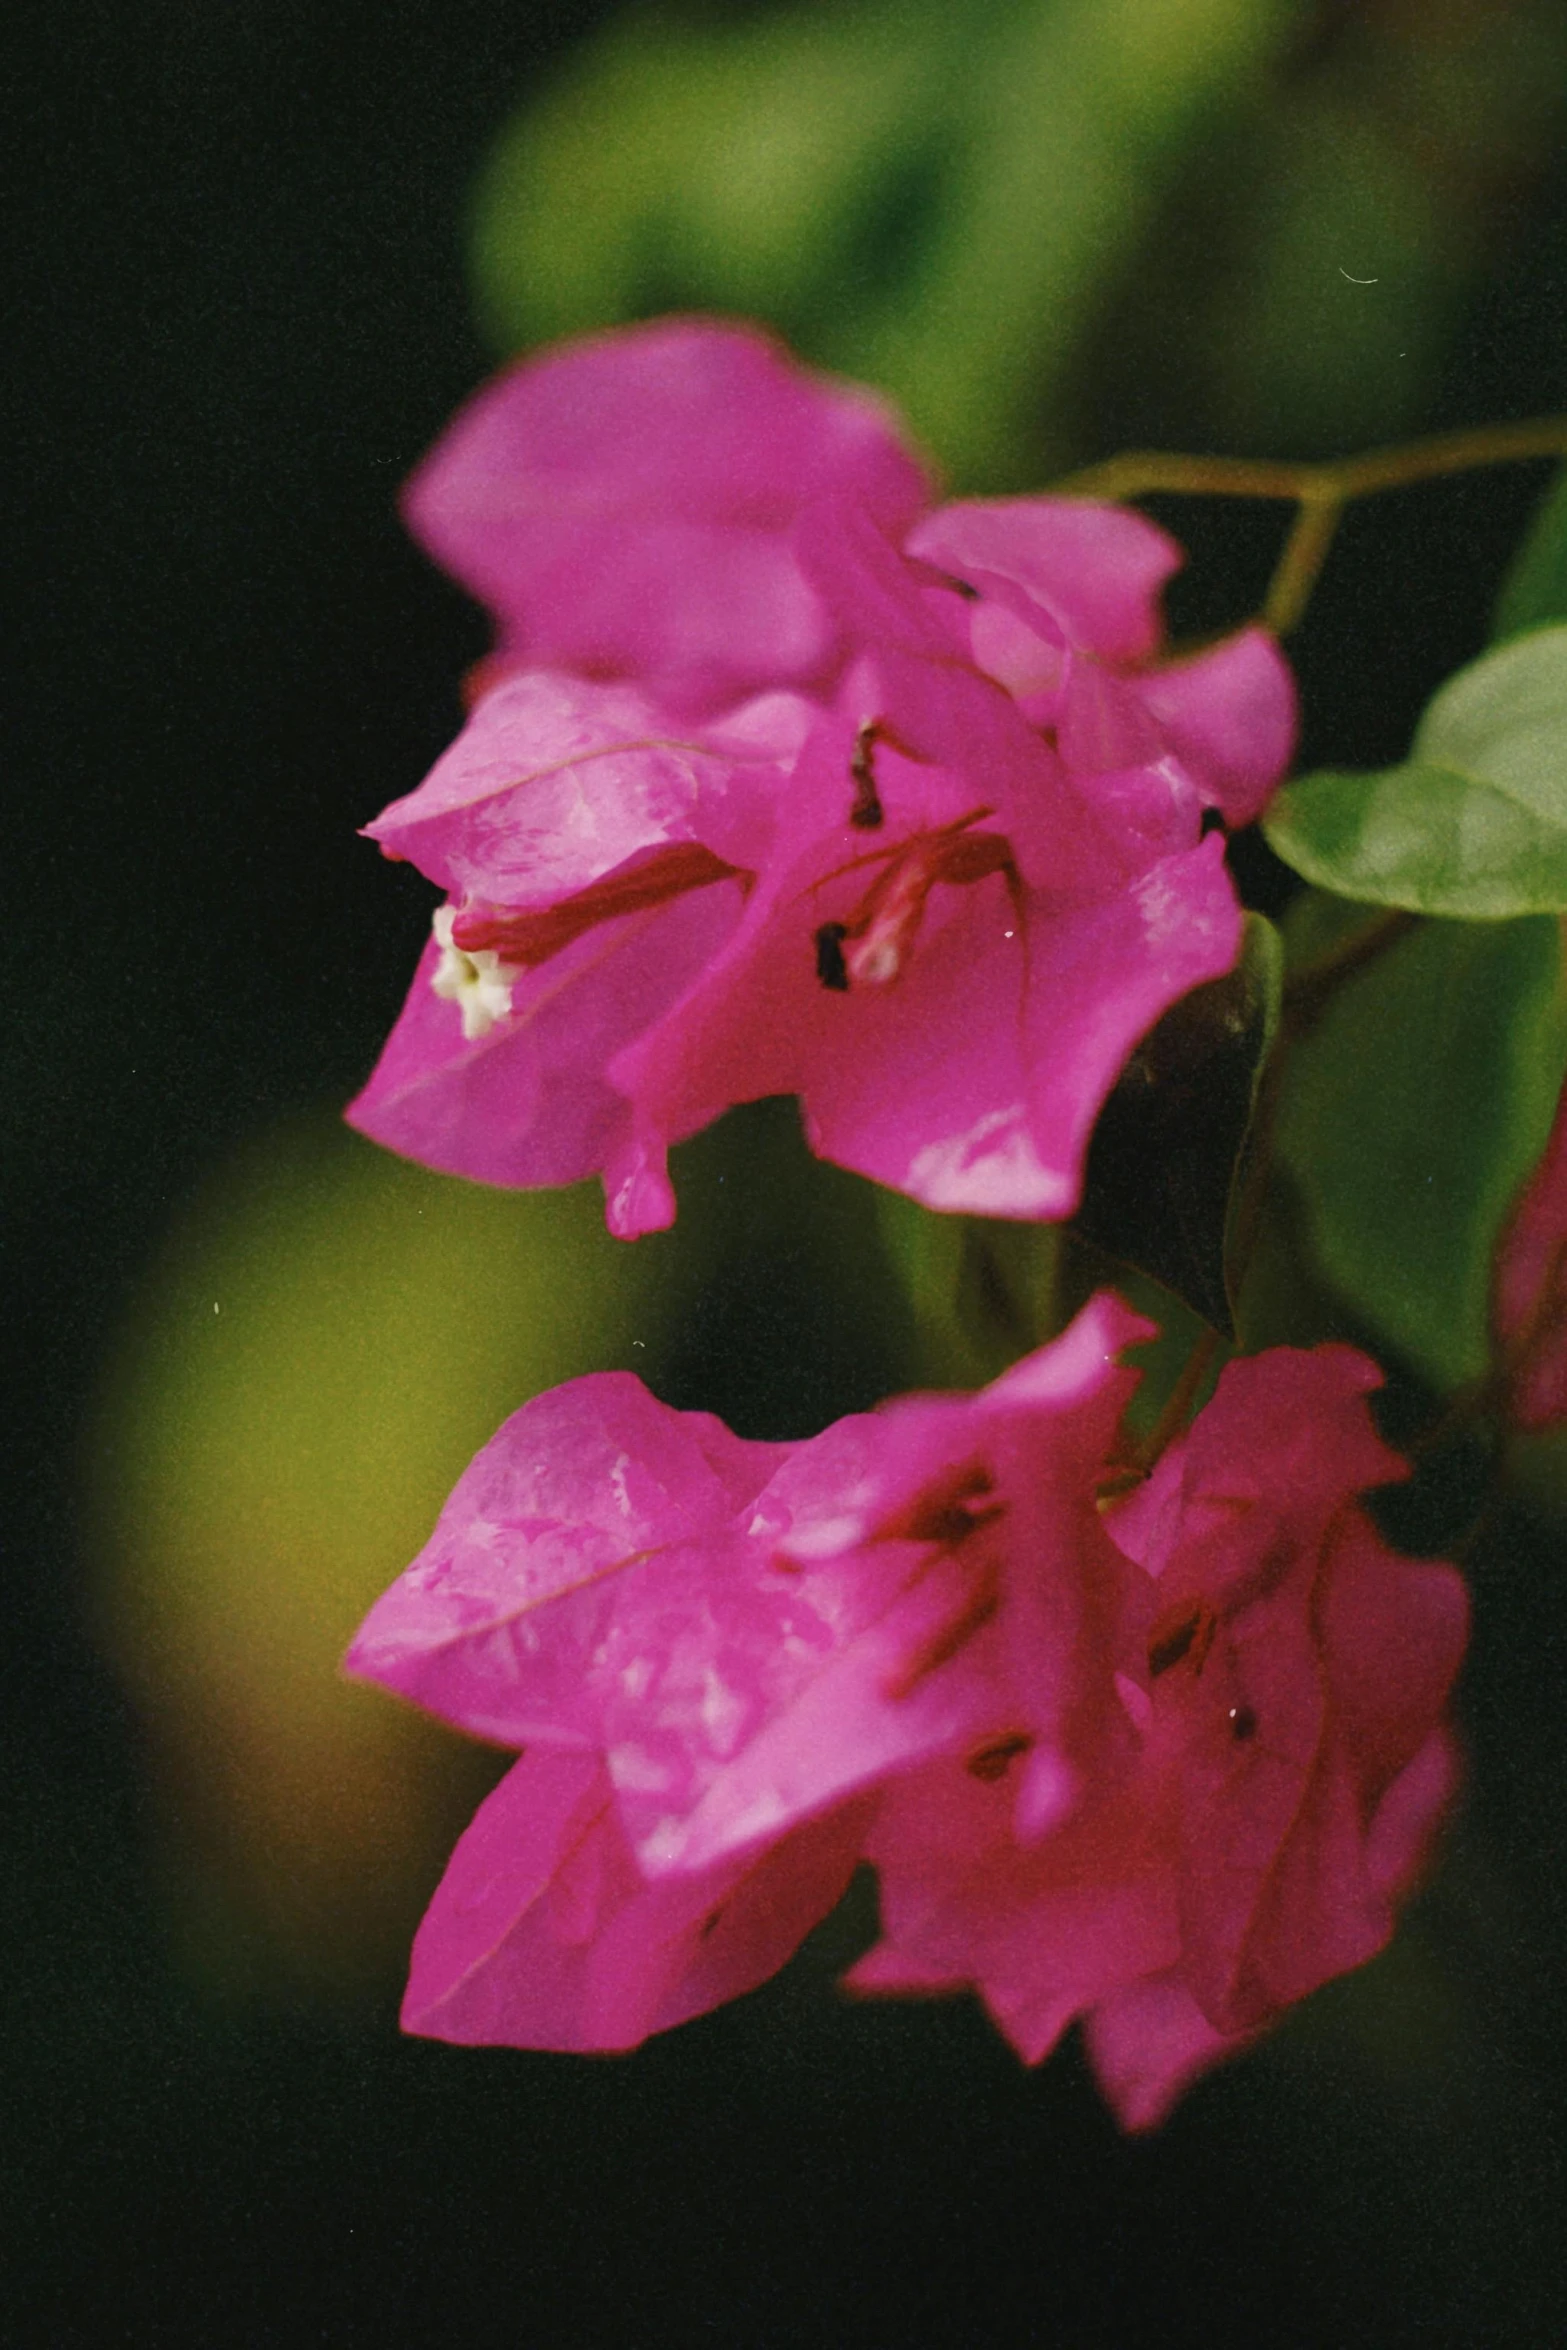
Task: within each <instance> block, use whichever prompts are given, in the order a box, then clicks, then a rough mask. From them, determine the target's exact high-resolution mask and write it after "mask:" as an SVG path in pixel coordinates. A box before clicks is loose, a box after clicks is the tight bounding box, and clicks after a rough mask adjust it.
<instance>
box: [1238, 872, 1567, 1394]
mask: <svg viewBox="0 0 1567 2350" xmlns="http://www.w3.org/2000/svg"><path fill="white" fill-rule="evenodd" d="M1319 904H1320V901H1317V900H1308V901H1307V902H1306V904H1305V906H1304V907H1303V908H1302V909H1301V912H1300V914H1299V915H1298V916H1293V917H1292V920H1291V923H1290V926H1289V930H1290V937H1291V944H1292V947H1293V946H1294V944H1295V942H1296V938H1297V936H1298V934H1299V933H1300V932H1301V931H1302V930H1303V929H1306V928H1309V927H1310V926H1311V924H1312V919H1313V912H1314V909H1315V907H1316V906H1317V905H1319ZM1564 1065H1567V1002H1564V995H1563V987H1562V970H1561V940H1560V930H1559V927H1558V925H1557V924H1556V923H1555V922H1553V921H1545V920H1532V921H1520V922H1506V923H1496V924H1490V923H1468V922H1425V923H1421V924H1420V925H1419V926H1418V927H1416V928H1415V929H1413V930H1411V931H1409V932H1407V933H1406V934H1405V935H1404V936H1402V937H1400V938H1399V939H1398V940H1397V941H1396V943H1394V944H1391V945H1389V946H1388V947H1387V948H1386V949H1385V951H1384V952H1383V953H1382V954H1380V955H1379V956H1377V957H1376V958H1375V959H1374V960H1372V961H1371V962H1369V963H1367V964H1366V965H1365V967H1364V968H1363V969H1361V970H1359V971H1357V972H1356V973H1355V974H1354V975H1353V976H1352V977H1349V978H1346V979H1345V980H1344V981H1343V983H1342V984H1341V985H1340V987H1339V988H1338V990H1337V992H1336V993H1335V994H1334V996H1333V998H1332V1000H1331V1002H1330V1003H1329V1005H1328V1007H1327V1009H1326V1011H1325V1012H1324V1013H1323V1015H1322V1016H1321V1018H1320V1020H1319V1021H1318V1022H1317V1024H1316V1025H1315V1026H1314V1028H1313V1029H1312V1030H1311V1031H1310V1033H1309V1034H1308V1035H1307V1036H1306V1037H1305V1038H1304V1039H1302V1040H1301V1042H1300V1043H1299V1044H1298V1045H1297V1046H1296V1047H1295V1049H1294V1052H1293V1053H1292V1056H1291V1061H1290V1068H1289V1074H1288V1077H1287V1080H1286V1085H1285V1092H1284V1097H1283V1101H1282V1103H1281V1107H1280V1115H1279V1122H1278V1128H1277V1136H1276V1142H1277V1150H1278V1155H1279V1159H1280V1161H1281V1163H1282V1164H1283V1166H1284V1167H1285V1168H1286V1170H1287V1171H1288V1173H1289V1174H1290V1176H1291V1177H1292V1178H1293V1179H1294V1182H1295V1184H1296V1186H1297V1187H1298V1190H1299V1194H1300V1197H1301V1201H1302V1204H1303V1206H1304V1209H1305V1214H1306V1219H1307V1226H1308V1231H1309V1237H1310V1240H1311V1243H1312V1247H1313V1251H1314V1253H1315V1256H1316V1259H1317V1261H1318V1263H1319V1265H1320V1267H1321V1270H1322V1272H1323V1274H1324V1275H1325V1276H1326V1278H1327V1279H1328V1281H1329V1282H1330V1283H1331V1284H1332V1286H1333V1287H1334V1288H1335V1289H1336V1290H1337V1291H1338V1292H1339V1293H1340V1295H1341V1296H1343V1298H1344V1299H1345V1301H1346V1303H1347V1304H1348V1305H1349V1306H1350V1307H1351V1308H1352V1309H1353V1310H1354V1312H1355V1314H1356V1315H1357V1317H1358V1318H1359V1319H1361V1320H1362V1321H1364V1322H1365V1323H1367V1324H1369V1325H1370V1326H1371V1327H1372V1329H1373V1330H1374V1331H1376V1332H1377V1333H1379V1334H1380V1335H1381V1336H1382V1337H1383V1338H1384V1339H1386V1340H1387V1341H1388V1343H1389V1344H1390V1345H1391V1346H1392V1347H1394V1348H1395V1349H1396V1350H1397V1351H1398V1352H1399V1353H1400V1354H1401V1355H1402V1356H1403V1357H1404V1358H1405V1359H1406V1360H1407V1361H1408V1362H1409V1363H1410V1364H1411V1365H1412V1366H1413V1367H1414V1368H1415V1369H1416V1370H1418V1371H1420V1372H1421V1373H1422V1374H1423V1375H1424V1376H1425V1377H1427V1378H1429V1379H1430V1380H1432V1381H1433V1382H1434V1383H1436V1384H1437V1385H1438V1386H1442V1387H1451V1386H1457V1385H1459V1384H1461V1383H1462V1382H1464V1381H1466V1380H1469V1379H1475V1378H1478V1377H1480V1376H1481V1375H1482V1374H1483V1373H1484V1371H1485V1368H1486V1364H1487V1359H1488V1352H1489V1325H1488V1307H1489V1288H1490V1269H1491V1257H1492V1253H1493V1251H1494V1248H1495V1245H1496V1239H1497V1235H1498V1233H1499V1231H1500V1228H1501V1225H1502V1221H1503V1219H1504V1217H1505V1216H1506V1214H1507V1212H1508V1209H1509V1207H1510V1206H1511V1204H1512V1201H1513V1200H1514V1198H1515V1197H1516V1195H1517V1192H1518V1189H1519V1186H1520V1185H1521V1184H1522V1182H1523V1180H1524V1178H1525V1176H1526V1175H1527V1174H1528V1172H1529V1170H1530V1168H1531V1167H1532V1166H1533V1164H1534V1162H1535V1160H1536V1159H1537V1158H1538V1156H1539V1154H1540V1152H1541V1150H1542V1149H1543V1148H1544V1144H1545V1139H1546V1136H1547V1134H1548V1132H1549V1130H1550V1124H1551V1118H1552V1115H1553V1112H1554V1110H1555V1106H1556V1097H1557V1093H1558V1091H1559V1089H1560V1086H1561V1082H1562V1074H1563V1068H1564Z"/></svg>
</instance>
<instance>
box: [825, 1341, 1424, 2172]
mask: <svg viewBox="0 0 1567 2350" xmlns="http://www.w3.org/2000/svg"><path fill="white" fill-rule="evenodd" d="M1377 1376H1378V1375H1377V1373H1376V1371H1375V1368H1374V1366H1373V1365H1371V1364H1370V1363H1369V1362H1367V1361H1366V1359H1365V1358H1364V1357H1362V1356H1359V1355H1356V1354H1354V1353H1352V1352H1351V1351H1350V1350H1349V1349H1347V1348H1342V1347H1324V1348H1319V1349H1317V1350H1316V1351H1314V1352H1313V1353H1310V1354H1302V1353H1297V1352H1295V1351H1294V1350H1290V1349H1282V1348H1281V1349H1278V1350H1275V1351H1273V1352H1271V1353H1269V1354H1266V1355H1262V1356H1258V1357H1255V1358H1253V1359H1251V1360H1247V1361H1242V1362H1238V1363H1236V1364H1234V1365H1232V1366H1231V1367H1230V1368H1229V1369H1228V1370H1227V1371H1226V1372H1225V1373H1224V1375H1223V1377H1222V1378H1221V1380H1220V1383H1219V1386H1218V1389H1217V1391H1216V1393H1215V1395H1214V1398H1213V1400H1212V1401H1211V1402H1210V1404H1209V1405H1208V1406H1207V1408H1206V1409H1205V1411H1204V1412H1203V1413H1202V1414H1200V1416H1199V1417H1198V1419H1197V1421H1196V1422H1195V1423H1194V1425H1193V1427H1192V1429H1191V1431H1190V1433H1189V1434H1188V1435H1187V1436H1186V1437H1185V1438H1184V1439H1182V1440H1181V1441H1180V1442H1179V1443H1178V1444H1177V1445H1175V1446H1173V1447H1172V1448H1171V1450H1170V1451H1169V1452H1168V1453H1167V1454H1166V1455H1165V1457H1164V1459H1163V1461H1162V1462H1161V1463H1160V1466H1159V1469H1158V1471H1157V1472H1156V1474H1155V1476H1154V1477H1153V1479H1152V1480H1151V1481H1150V1483H1149V1484H1148V1486H1147V1487H1146V1488H1145V1489H1144V1490H1143V1491H1142V1492H1141V1493H1139V1494H1138V1495H1137V1496H1136V1497H1135V1499H1134V1500H1132V1501H1131V1502H1130V1503H1128V1504H1126V1505H1124V1506H1123V1507H1122V1508H1121V1509H1120V1510H1119V1511H1118V1512H1115V1513H1113V1514H1112V1516H1111V1520H1110V1523H1111V1527H1112V1531H1113V1532H1114V1533H1115V1534H1116V1536H1117V1539H1118V1540H1119V1541H1121V1542H1122V1543H1123V1544H1124V1545H1125V1546H1126V1548H1127V1550H1128V1552H1129V1553H1130V1555H1131V1556H1132V1557H1134V1558H1135V1559H1136V1560H1137V1561H1138V1562H1139V1564H1140V1565H1141V1566H1142V1568H1143V1569H1144V1570H1145V1572H1146V1574H1147V1577H1148V1579H1149V1589H1150V1594H1151V1615H1150V1617H1149V1618H1147V1619H1145V1623H1146V1630H1145V1632H1144V1634H1143V1638H1142V1646H1141V1648H1140V1650H1139V1652H1138V1653H1135V1654H1134V1653H1131V1652H1127V1653H1125V1654H1123V1655H1122V1657H1121V1658H1120V1659H1119V1674H1118V1681H1117V1687H1118V1689H1119V1692H1120V1695H1121V1698H1122V1702H1123V1704H1124V1705H1125V1707H1126V1710H1127V1715H1128V1719H1129V1720H1130V1721H1131V1723H1132V1724H1133V1725H1134V1727H1135V1731H1136V1735H1137V1740H1138V1754H1137V1759H1136V1761H1135V1763H1134V1764H1133V1765H1132V1767H1131V1768H1129V1769H1123V1770H1122V1771H1121V1772H1120V1773H1119V1774H1117V1775H1114V1776H1109V1777H1106V1778H1105V1779H1103V1780H1102V1782H1101V1783H1100V1785H1099V1786H1098V1788H1097V1789H1096V1790H1095V1791H1094V1794H1093V1796H1092V1797H1091V1798H1090V1800H1089V1801H1087V1802H1086V1803H1085V1804H1084V1805H1082V1806H1081V1807H1080V1808H1079V1809H1078V1810H1077V1812H1076V1813H1075V1814H1074V1815H1073V1817H1072V1818H1071V1819H1070V1820H1069V1821H1067V1822H1066V1823H1065V1824H1064V1825H1063V1827H1062V1828H1061V1830H1060V1832H1059V1833H1058V1834H1056V1835H1055V1836H1053V1837H1050V1838H1047V1839H1045V1840H1044V1841H1043V1842H1041V1843H1039V1844H1037V1845H1035V1846H1032V1847H1030V1846H1026V1845H1024V1844H1023V1843H1021V1842H1020V1841H1019V1839H1018V1838H1017V1836H1016V1834H1015V1833H1014V1830H1013V1825H1012V1821H1011V1819H1010V1816H1009V1813H1008V1809H1007V1804H1006V1798H1005V1792H1004V1790H1002V1789H997V1788H993V1787H987V1786H984V1785H979V1784H976V1783H975V1782H974V1780H973V1779H972V1778H971V1777H967V1776H965V1775H964V1774H963V1773H962V1772H960V1771H954V1770H953V1769H952V1768H951V1767H950V1766H948V1765H944V1764H934V1765H930V1766H927V1767H926V1768H924V1769H923V1770H921V1771H918V1772H914V1773H910V1774H907V1775H906V1776H905V1777H903V1778H902V1779H901V1780H900V1781H899V1782H898V1783H897V1784H896V1785H894V1786H893V1787H891V1788H889V1789H888V1790H887V1791H886V1794H885V1796H884V1799H883V1802H882V1804H881V1806H880V1808H879V1811H878V1816H877V1819H876V1822H875V1823H874V1825H873V1828H872V1831H871V1836H870V1841H869V1845H868V1851H869V1854H870V1857H871V1858H872V1859H873V1860H874V1861H875V1862H876V1864H877V1867H878V1869H879V1871H880V1876H881V1885H882V1914H883V1939H882V1940H881V1942H880V1943H878V1944H877V1946H876V1947H875V1948H874V1949H873V1950H872V1951H871V1952H870V1953H868V1955H867V1957H866V1958H865V1959H864V1960H863V1961H862V1962H861V1963H860V1965H859V1967H858V1968H857V1969H856V1970H855V1975H854V1977H853V1978H852V1979H853V1980H855V1981H857V1982H858V1984H859V1985H860V1986H861V1987H862V1988H864V1989H867V1990H882V1991H886V1990H901V1991H931V1990H937V1989H952V1988H956V1987H959V1986H962V1985H972V1986H974V1987H976V1988H977V1989H978V1990H979V1991H980V1992H981V1993H982V1995H983V1997H984V1999H985V2002H986V2004H987V2006H988V2007H989V2008H990V2010H991V2012H992V2013H993V2014H994V2016H995V2017H996V2020H997V2021H998V2022H999V2023H1000V2025H1001V2027H1002V2029H1003V2030H1004V2031H1005V2032H1006V2033H1007V2035H1008V2037H1009V2038H1010V2039H1011V2040H1012V2041H1013V2043H1014V2045H1015V2046H1016V2047H1017V2048H1018V2049H1019V2051H1020V2053H1021V2054H1022V2055H1023V2056H1024V2057H1025V2058H1026V2059H1028V2060H1029V2061H1037V2060H1038V2059H1039V2058H1040V2057H1042V2056H1043V2055H1044V2054H1046V2053H1047V2051H1048V2050H1049V2049H1050V2048H1051V2047H1052V2046H1053V2045H1054V2043H1055V2041H1056V2039H1057V2038H1058V2037H1059V2035H1060V2033H1061V2032H1062V2030H1064V2028H1065V2027H1066V2025H1067V2024H1068V2023H1070V2022H1071V2021H1072V2020H1073V2019H1074V2018H1075V2017H1079V2016H1081V2017H1084V2018H1085V2019H1086V2026H1087V2039H1088V2047H1089V2051H1090V2054H1091V2057H1092V2059H1093V2062H1094V2064H1095V2067H1096V2069H1097V2071H1098V2073H1099V2076H1100V2079H1101V2081H1102V2083H1103V2085H1104V2087H1105V2090H1106V2093H1107V2095H1108V2096H1109V2097H1110V2099H1111V2102H1112V2103H1113V2104H1114V2105H1115V2107H1116V2110H1117V2111H1118V2113H1119V2114H1120V2116H1121V2118H1122V2120H1123V2121H1124V2122H1125V2123H1126V2124H1127V2125H1128V2126H1129V2127H1132V2128H1141V2127H1146V2126H1148V2125H1149V2124H1151V2123H1153V2122H1156V2121H1158V2120H1159V2119H1161V2118H1162V2116H1163V2115H1164V2113H1165V2112H1166V2111H1167V2110H1168V2108H1169V2106H1170V2105H1171V2104H1172V2103H1173V2101H1174V2099H1175V2098H1176V2097H1177V2096H1178V2095H1179V2093H1180V2091H1181V2090H1182V2088H1183V2087H1184V2086H1185V2085H1186V2084H1187V2082H1188V2081H1190V2080H1191V2079H1192V2078H1193V2077H1195V2075H1196V2074H1198V2073H1199V2072H1201V2071H1203V2070H1204V2069H1205V2068H1206V2067H1208V2066H1209V2065H1211V2064H1213V2063H1214V2062H1216V2061H1217V2060H1218V2059H1220V2058H1221V2057H1223V2056H1225V2055H1227V2054H1229V2053H1231V2052H1233V2051H1234V2050H1235V2049H1237V2048H1239V2047H1243V2046H1244V2045H1246V2043H1247V2042H1248V2041H1249V2040H1250V2039H1251V2038H1252V2037H1254V2036H1255V2034H1256V2033H1257V2032H1258V2031H1260V2030H1261V2029H1263V2028H1264V2027H1265V2026H1266V2025H1267V2024H1269V2023H1270V2022H1272V2021H1273V2020H1274V2019H1275V2018H1276V2017H1277V2016H1278V2015H1279V2014H1280V2013H1281V2012H1282V2011H1283V2010H1284V2009H1285V2008H1286V2007H1288V2006H1289V2005H1291V2004H1292V2003H1293V2002H1294V2001H1296V2000H1298V1999H1301V1998H1303V1997H1304V1996H1305V1995H1306V1994H1307V1993H1308V1992H1310V1991H1312V1990H1314V1989H1315V1988H1316V1987H1317V1986H1318V1985H1319V1984H1321V1983H1323V1982H1325V1981H1326V1980H1327V1979H1328V1978H1329V1977H1330V1976H1332V1975H1336V1974H1340V1973H1342V1972H1344V1971H1345V1970H1347V1969H1349V1968H1351V1967H1355V1966H1358V1965H1360V1964H1361V1963H1362V1962H1363V1961H1364V1960H1366V1959H1367V1958H1369V1957H1371V1956H1372V1955H1373V1954H1374V1953H1375V1952H1376V1951H1377V1950H1379V1949H1380V1948H1381V1947H1382V1945H1383V1943H1384V1942H1385V1941H1386V1940H1387V1938H1388V1935H1389V1933H1390V1932H1391V1930H1392V1922H1393V1912H1394V1908H1395V1905H1396V1903H1397V1902H1398V1900H1399V1899H1400V1898H1401V1897H1402V1896H1403V1895H1404V1894H1405V1893H1406V1892H1407V1891H1408V1890H1409V1887H1410V1885H1411V1883H1412V1881H1413V1879H1414V1878H1415V1876H1416V1874H1417V1872H1418V1869H1419V1866H1420V1862H1421V1859H1422V1856H1423V1853H1424V1851H1425V1848H1426V1845H1427V1843H1428V1841H1429V1838H1430V1835H1431V1832H1432V1829H1433V1827H1434V1825H1435V1823H1436V1821H1437V1820H1438V1818H1439V1817H1440V1814H1441V1812H1442V1810H1443V1808H1444V1806H1445V1804H1446V1801H1447V1799H1448V1797H1449V1795H1450V1793H1451V1790H1452V1786H1453V1782H1454V1777H1455V1762H1454V1753H1453V1748H1452V1745H1451V1741H1450V1738H1449V1734H1448V1732H1447V1730H1446V1728H1445V1727H1444V1723H1443V1709H1444V1706H1445V1702H1446V1698H1447V1694H1448V1690H1449V1687H1450V1685H1451V1682H1452V1679H1453V1676H1454V1674H1455V1673H1456V1671H1457V1668H1458V1664H1459V1660H1460V1658H1461V1656H1462V1653H1463V1647H1464V1641H1465V1636H1466V1628H1467V1603H1466V1599H1465V1594H1464V1589H1463V1585H1462V1582H1461V1580H1460V1578H1459V1577H1458V1576H1457V1575H1456V1574H1455V1573H1454V1571H1453V1570H1452V1569H1451V1568H1450V1567H1446V1566H1441V1565H1436V1564H1432V1563H1429V1562H1425V1561H1417V1560H1411V1559H1406V1558H1401V1557H1399V1556H1398V1555H1397V1554H1396V1553H1395V1552H1393V1551H1392V1550H1390V1549H1389V1548H1388V1546H1387V1545H1386V1543H1384V1542H1383V1541H1382V1539H1381V1538H1380V1536H1379V1535H1378V1534H1377V1532H1376V1530H1375V1528H1374V1527H1373V1525H1372V1524H1371V1521H1370V1520H1369V1518H1367V1516H1366V1515H1365V1513H1364V1511H1363V1510H1362V1509H1361V1508H1360V1506H1359V1505H1358V1503H1357V1501H1356V1499H1355V1496H1356V1494H1357V1492H1358V1491H1359V1490H1360V1489H1361V1488H1362V1487H1364V1486H1366V1485H1369V1484H1373V1483H1380V1482H1386V1481H1387V1480H1388V1479H1389V1478H1390V1477H1393V1476H1398V1475H1402V1474H1403V1473H1404V1468H1403V1463H1402V1462H1401V1461H1399V1459H1398V1458H1397V1456H1396V1455H1394V1454H1392V1453H1390V1452H1388V1451H1387V1449H1386V1448H1385V1447H1384V1446H1383V1445H1382V1443H1381V1442H1380V1440H1379V1439H1378V1438H1377V1437H1376V1435H1375V1433H1374V1431H1373V1429H1372V1427H1371V1423H1370V1418H1369V1414H1368V1412H1367V1410H1366V1404H1365V1394H1366V1390H1367V1389H1368V1388H1369V1387H1371V1386H1373V1385H1375V1384H1376V1383H1377Z"/></svg>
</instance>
